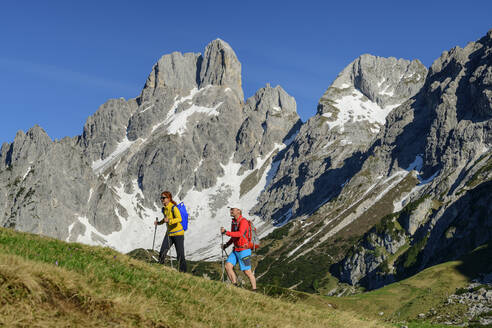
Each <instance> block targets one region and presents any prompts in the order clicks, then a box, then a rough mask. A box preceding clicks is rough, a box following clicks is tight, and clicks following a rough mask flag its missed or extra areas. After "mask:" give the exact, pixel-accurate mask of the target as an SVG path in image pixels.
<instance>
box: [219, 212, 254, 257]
mask: <svg viewBox="0 0 492 328" xmlns="http://www.w3.org/2000/svg"><path fill="white" fill-rule="evenodd" d="M248 230H249V224H248V221H247V220H246V219H245V218H244V217H243V216H242V215H241V216H239V218H238V219H237V221H236V220H235V219H234V218H233V219H232V222H231V231H226V233H225V234H226V235H227V236H229V237H231V239H229V241H228V242H227V244H226V245H227V246H229V245H230V244H231V243H234V250H235V251H236V252H240V251H244V250H245V249H248V233H249V231H248Z"/></svg>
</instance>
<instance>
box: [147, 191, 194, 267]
mask: <svg viewBox="0 0 492 328" xmlns="http://www.w3.org/2000/svg"><path fill="white" fill-rule="evenodd" d="M161 202H162V205H163V207H162V213H163V214H164V219H162V220H160V221H158V220H157V218H156V220H155V222H154V225H156V226H157V225H161V224H164V223H167V232H166V236H165V237H164V240H163V241H162V245H161V251H160V252H159V263H161V264H164V261H165V259H166V255H167V252H168V251H169V249H170V248H171V246H172V245H174V247H175V248H176V254H177V258H178V268H179V271H181V272H186V260H185V251H184V232H185V230H186V229H187V226H188V221H187V217H186V218H183V217H182V215H181V212H180V208H181V207H180V206H181V205H182V204H179V205H178V204H177V203H176V202H175V201H174V200H173V196H172V194H171V193H170V192H169V191H163V192H162V193H161ZM183 213H185V215H187V213H186V210H185V211H184V212H183Z"/></svg>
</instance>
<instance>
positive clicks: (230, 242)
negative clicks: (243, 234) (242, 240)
mask: <svg viewBox="0 0 492 328" xmlns="http://www.w3.org/2000/svg"><path fill="white" fill-rule="evenodd" d="M231 244H232V238H231V239H229V240H228V241H227V242H226V243H225V244H224V249H226V248H227V247H229V246H231Z"/></svg>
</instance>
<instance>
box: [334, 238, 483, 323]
mask: <svg viewBox="0 0 492 328" xmlns="http://www.w3.org/2000/svg"><path fill="white" fill-rule="evenodd" d="M490 259H492V245H484V246H482V247H479V248H477V249H476V250H475V251H473V252H472V253H470V254H469V255H467V256H465V257H463V258H462V259H461V260H460V261H452V262H446V263H442V264H439V265H436V266H433V267H430V268H427V269H425V270H423V271H421V272H419V273H418V274H416V275H415V276H412V277H410V278H408V279H405V280H402V281H399V282H397V283H394V284H390V285H387V286H385V287H383V288H381V289H378V290H375V291H371V292H367V293H363V294H359V295H355V296H349V297H342V298H335V297H329V298H328V299H329V301H330V302H331V303H333V304H335V305H337V306H338V308H339V309H341V310H347V311H350V310H352V311H357V313H359V314H362V315H365V316H367V317H380V318H383V319H386V320H391V321H393V322H398V321H401V320H409V319H414V318H416V317H417V316H418V314H419V313H426V312H427V311H428V310H429V309H431V308H435V309H437V310H439V309H440V310H441V311H444V312H441V313H440V315H451V316H452V315H459V313H458V310H459V309H457V308H452V309H451V308H447V309H446V307H444V306H443V302H444V301H445V300H446V299H447V296H448V295H450V294H453V293H454V292H455V291H456V289H458V288H461V287H464V286H466V285H467V284H468V283H469V282H470V280H472V279H474V278H476V277H477V276H478V275H479V274H480V273H487V272H491V271H492V261H490ZM445 311H449V312H451V313H446V312H445ZM380 312H384V314H383V315H382V316H380V315H379V313H380Z"/></svg>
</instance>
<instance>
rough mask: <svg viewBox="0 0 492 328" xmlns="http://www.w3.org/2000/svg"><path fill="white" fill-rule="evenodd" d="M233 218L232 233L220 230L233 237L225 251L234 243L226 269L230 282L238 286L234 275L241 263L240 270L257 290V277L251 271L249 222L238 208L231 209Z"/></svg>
mask: <svg viewBox="0 0 492 328" xmlns="http://www.w3.org/2000/svg"><path fill="white" fill-rule="evenodd" d="M230 213H231V216H232V223H231V231H227V230H226V229H225V228H224V227H221V228H220V232H221V233H222V234H226V235H227V236H229V237H231V239H229V241H228V242H227V243H225V244H224V246H223V247H224V249H226V248H227V247H229V246H230V245H231V244H232V243H234V250H233V251H232V252H231V254H230V255H229V257H228V258H227V262H226V264H225V269H226V272H227V276H228V277H229V280H230V281H231V282H232V283H233V284H234V285H237V277H236V274H235V273H234V265H236V263H238V262H239V268H240V269H241V271H243V272H244V274H245V275H246V276H247V277H248V278H249V281H250V282H251V288H252V289H253V291H255V290H256V279H255V275H254V274H253V272H252V271H251V249H250V248H249V245H248V244H249V243H248V237H249V236H248V228H249V224H248V221H247V220H246V219H245V218H244V217H243V216H242V213H241V210H240V209H239V208H237V207H231V210H230Z"/></svg>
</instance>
